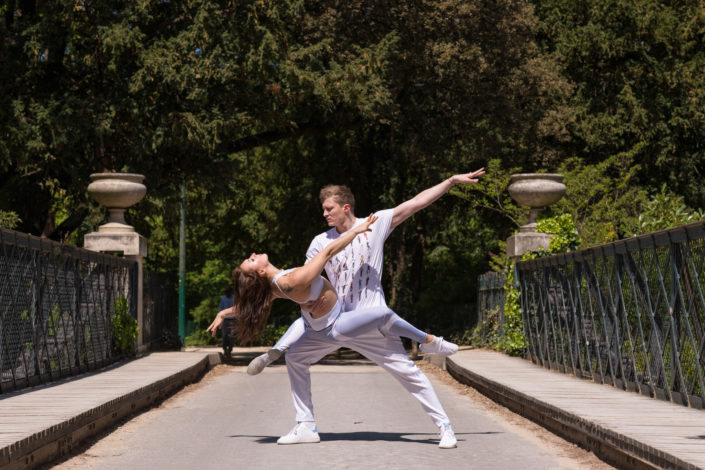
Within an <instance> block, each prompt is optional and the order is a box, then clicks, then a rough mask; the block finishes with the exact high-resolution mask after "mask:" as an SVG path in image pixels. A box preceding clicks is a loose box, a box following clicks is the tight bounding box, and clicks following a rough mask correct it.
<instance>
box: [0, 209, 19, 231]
mask: <svg viewBox="0 0 705 470" xmlns="http://www.w3.org/2000/svg"><path fill="white" fill-rule="evenodd" d="M20 223H22V219H20V216H19V215H17V213H16V212H12V211H3V210H0V227H3V228H10V229H12V228H15V227H17V226H18V225H19V224H20Z"/></svg>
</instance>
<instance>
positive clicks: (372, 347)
mask: <svg viewBox="0 0 705 470" xmlns="http://www.w3.org/2000/svg"><path fill="white" fill-rule="evenodd" d="M298 321H299V320H297V322H298ZM294 323H296V322H294ZM303 323H304V322H303V321H301V324H300V325H298V327H302V326H303ZM292 326H293V325H292ZM329 328H331V327H329ZM329 328H327V329H325V330H321V331H314V330H313V329H312V328H310V327H306V328H305V331H304V333H303V336H302V337H301V338H300V339H299V340H298V341H296V342H295V343H294V344H293V345H291V346H290V348H289V350H288V352H287V353H286V367H287V372H288V373H289V382H290V383H291V395H292V398H293V400H294V408H295V409H296V421H315V419H314V417H313V401H312V398H311V371H310V367H311V364H314V363H316V362H318V361H319V360H320V359H322V358H323V357H324V356H325V355H326V354H328V353H331V352H333V351H335V350H336V349H338V348H341V347H346V348H350V349H352V350H354V351H357V352H359V353H360V354H362V355H363V356H365V357H366V358H368V359H369V360H371V361H372V362H374V363H376V364H377V365H379V366H381V367H382V368H383V369H384V370H386V371H387V372H389V373H390V374H392V376H394V378H396V379H397V380H398V381H399V382H400V383H401V384H402V385H403V386H404V388H405V389H406V390H407V391H409V393H411V394H412V395H413V396H414V397H415V398H416V399H417V400H418V401H419V402H420V403H421V406H422V407H423V409H424V410H425V411H426V413H427V414H428V415H429V416H430V417H431V419H432V420H433V422H434V423H435V424H436V426H439V427H440V426H441V425H442V424H443V423H448V422H449V420H448V416H447V415H446V413H445V411H444V410H443V407H442V406H441V402H440V401H439V400H438V396H436V392H435V391H434V390H433V386H432V385H431V382H430V381H429V380H428V377H426V375H424V373H423V372H421V370H419V368H418V367H416V364H414V363H413V361H412V360H411V359H409V356H408V355H407V354H406V351H405V350H404V347H403V345H402V342H401V340H400V339H399V337H397V336H383V335H382V334H381V333H380V332H379V331H376V330H375V331H372V332H369V333H365V334H363V335H360V336H357V337H354V338H348V339H344V340H335V339H333V338H332V337H331V335H330V334H329V332H328V331H327V330H328V329H329ZM282 339H284V338H282Z"/></svg>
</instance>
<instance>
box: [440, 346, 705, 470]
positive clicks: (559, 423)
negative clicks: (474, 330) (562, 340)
mask: <svg viewBox="0 0 705 470" xmlns="http://www.w3.org/2000/svg"><path fill="white" fill-rule="evenodd" d="M446 364H447V367H448V370H449V371H450V372H451V374H453V375H454V376H456V377H457V378H459V379H460V380H463V381H467V382H469V383H470V384H471V385H473V386H475V387H476V388H478V389H479V390H480V391H481V392H482V393H485V394H486V395H488V396H490V397H491V398H493V399H495V400H496V401H499V402H501V403H502V404H504V405H505V406H508V407H509V408H512V409H514V410H516V411H517V412H519V413H520V414H522V415H528V416H532V415H533V418H535V419H536V420H537V421H539V422H542V424H544V425H546V427H548V428H549V429H552V430H553V431H554V432H557V433H558V434H563V435H566V436H568V435H572V436H573V437H574V438H576V440H578V441H580V442H582V443H583V444H584V445H586V446H590V447H591V448H593V449H595V447H596V446H598V447H599V446H601V447H603V448H604V449H602V451H603V452H604V453H607V454H610V453H611V452H612V453H613V452H615V451H618V450H624V449H626V450H627V451H629V452H630V453H631V454H633V455H634V456H636V457H640V458H643V459H644V460H648V461H651V462H655V463H656V464H657V465H658V466H661V467H664V468H705V411H703V410H697V409H693V408H686V407H684V406H681V405H676V404H673V403H669V402H665V401H662V400H657V399H653V398H649V397H645V396H642V395H638V394H636V393H632V392H625V391H622V390H619V389H616V388H614V387H611V386H609V385H600V384H596V383H594V382H589V381H586V380H581V379H577V378H574V377H571V376H569V375H566V374H562V373H559V372H553V371H549V370H546V369H544V368H541V367H539V366H536V365H534V364H532V363H530V362H528V361H526V360H524V359H520V358H513V357H508V356H506V355H504V354H499V353H496V352H493V351H486V350H467V351H461V352H459V353H458V354H456V355H454V356H452V357H451V358H448V360H447V361H446ZM591 440H592V441H593V442H590V441H591ZM595 450H596V451H599V450H600V449H595ZM620 463H622V464H624V465H627V464H629V463H628V462H620ZM635 463H636V462H635Z"/></svg>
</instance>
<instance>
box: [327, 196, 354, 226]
mask: <svg viewBox="0 0 705 470" xmlns="http://www.w3.org/2000/svg"><path fill="white" fill-rule="evenodd" d="M349 211H350V204H344V205H342V206H341V205H340V204H338V203H337V202H335V200H334V199H333V198H332V197H329V198H328V199H326V200H325V201H323V218H324V219H326V222H328V226H329V227H337V226H339V225H342V224H343V222H345V216H346V214H347V213H348V212H349Z"/></svg>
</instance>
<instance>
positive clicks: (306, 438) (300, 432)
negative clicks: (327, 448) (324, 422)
mask: <svg viewBox="0 0 705 470" xmlns="http://www.w3.org/2000/svg"><path fill="white" fill-rule="evenodd" d="M310 426H313V429H311V428H310ZM314 442H321V438H320V437H319V436H318V430H317V429H316V424H315V423H296V426H294V429H292V430H291V431H289V434H287V435H286V436H282V437H280V438H279V440H277V444H307V443H314Z"/></svg>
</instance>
